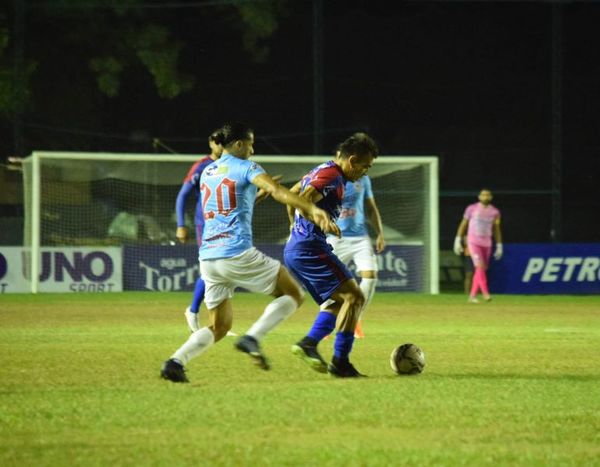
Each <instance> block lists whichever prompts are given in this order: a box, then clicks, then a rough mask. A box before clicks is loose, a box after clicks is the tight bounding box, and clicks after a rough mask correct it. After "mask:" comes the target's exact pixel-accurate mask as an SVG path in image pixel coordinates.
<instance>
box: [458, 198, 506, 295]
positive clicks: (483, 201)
mask: <svg viewBox="0 0 600 467" xmlns="http://www.w3.org/2000/svg"><path fill="white" fill-rule="evenodd" d="M491 203H492V192H491V191H490V190H488V189H486V188H484V189H482V190H481V191H480V192H479V202H478V203H473V204H471V205H469V206H467V209H465V214H464V216H463V220H462V221H461V223H460V225H459V226H458V230H457V232H456V238H455V239H454V253H456V254H457V255H460V254H461V253H462V252H463V246H462V238H463V237H464V235H465V233H466V234H467V246H468V247H469V251H470V253H471V259H472V260H473V265H474V266H475V274H474V275H473V285H472V286H471V293H470V294H469V300H468V301H469V302H470V303H478V300H477V293H478V291H479V289H481V293H482V294H483V298H484V300H485V301H486V302H489V301H490V300H491V299H492V297H491V296H490V292H489V290H488V284H487V274H486V271H487V269H488V265H489V262H490V256H491V254H492V235H493V237H494V241H495V242H496V251H495V252H494V258H495V259H497V260H499V259H500V258H502V232H501V231H500V211H499V210H498V209H497V208H496V207H495V206H493V205H492V204H491Z"/></svg>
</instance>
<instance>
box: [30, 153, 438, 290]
mask: <svg viewBox="0 0 600 467" xmlns="http://www.w3.org/2000/svg"><path fill="white" fill-rule="evenodd" d="M200 158H201V157H199V156H192V155H186V156H184V155H172V154H168V155H165V154H117V153H77V152H42V151H36V152H33V153H32V155H31V156H30V157H28V158H27V159H25V161H24V164H23V178H24V196H25V228H24V230H25V232H24V254H23V255H22V256H23V263H24V264H23V274H24V276H25V277H26V279H27V280H28V281H29V282H30V290H31V292H33V293H37V292H39V291H73V292H80V291H95V292H106V291H119V290H190V289H191V287H192V285H193V282H194V281H195V277H196V275H197V274H198V265H197V261H196V258H197V251H196V247H195V242H192V243H190V244H188V245H185V246H184V245H180V244H177V242H176V240H175V229H176V219H175V215H174V211H175V209H174V207H175V199H176V197H177V193H178V192H179V189H180V187H181V183H182V181H183V178H184V176H185V175H186V173H187V171H188V170H189V168H190V166H191V165H192V164H193V163H194V162H195V161H197V160H199V159H200ZM330 158H331V156H253V157H252V160H253V161H255V162H258V163H259V164H261V165H262V166H263V167H264V168H265V170H266V171H267V172H268V173H269V174H271V175H278V174H280V175H282V180H281V183H282V184H284V185H286V186H288V187H290V186H292V185H293V184H294V183H296V182H297V181H298V180H299V179H300V178H301V177H302V176H303V175H304V174H306V173H307V172H308V171H309V170H310V169H312V168H313V167H314V166H316V165H317V164H319V163H321V162H324V161H326V160H328V159H330ZM368 175H369V177H370V178H371V180H372V186H373V192H374V196H375V200H376V202H377V205H378V207H379V210H380V212H381V217H382V220H383V224H384V235H385V238H386V243H387V248H386V250H385V251H384V252H383V253H382V254H381V255H379V256H378V264H379V269H380V273H379V277H380V280H379V283H378V289H379V290H382V291H386V290H389V291H412V292H424V293H431V294H437V293H439V234H438V231H439V221H438V215H439V208H438V194H439V193H438V190H439V188H438V160H437V157H435V156H424V157H413V156H379V157H378V158H377V159H376V160H375V162H374V164H373V167H372V168H371V169H370V171H369V173H368ZM195 204H196V200H195V199H194V197H193V196H192V197H191V198H190V199H189V201H188V203H187V206H186V207H187V208H188V209H187V210H186V212H187V216H186V220H187V224H188V226H189V227H190V235H191V236H192V238H193V234H194V232H195V229H194V227H193V225H192V222H193V218H194V217H193V209H194V208H195ZM253 231H254V244H255V245H257V247H258V248H260V249H262V250H264V251H265V252H266V253H267V254H269V255H272V256H275V257H277V256H280V254H281V250H282V248H283V245H284V243H285V240H286V238H287V235H288V233H289V227H288V220H287V215H286V211H285V208H284V207H283V206H282V205H280V204H279V203H277V202H275V201H273V200H271V199H267V200H266V201H265V202H264V203H262V204H260V205H259V206H257V207H256V208H255V210H254V222H253Z"/></svg>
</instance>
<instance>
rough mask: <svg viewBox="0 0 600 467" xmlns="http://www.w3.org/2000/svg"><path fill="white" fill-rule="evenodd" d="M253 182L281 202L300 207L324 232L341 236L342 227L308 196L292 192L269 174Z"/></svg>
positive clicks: (262, 175) (258, 176)
mask: <svg viewBox="0 0 600 467" xmlns="http://www.w3.org/2000/svg"><path fill="white" fill-rule="evenodd" d="M252 183H253V184H254V185H256V186H257V187H258V188H259V189H262V190H265V191H266V192H267V193H269V195H270V196H272V197H273V199H274V200H275V201H277V202H279V203H281V204H286V205H288V206H292V207H294V208H296V209H299V210H301V211H303V212H305V213H306V214H307V218H308V219H310V220H311V221H312V222H314V223H315V224H316V225H317V226H319V228H320V229H321V230H322V231H323V232H327V233H332V234H334V235H337V236H340V235H341V233H340V229H339V228H338V226H337V225H336V224H335V222H333V221H332V220H331V218H330V217H329V214H327V213H326V212H325V211H323V210H322V209H320V208H318V207H317V206H315V205H314V204H313V203H312V202H310V201H309V200H308V198H307V197H301V196H299V195H297V194H296V193H292V192H291V191H290V190H288V189H287V188H286V187H284V186H283V185H280V184H279V183H277V182H276V181H275V180H273V179H272V178H271V176H270V175H269V174H266V173H262V174H260V175H257V176H256V177H254V178H253V179H252Z"/></svg>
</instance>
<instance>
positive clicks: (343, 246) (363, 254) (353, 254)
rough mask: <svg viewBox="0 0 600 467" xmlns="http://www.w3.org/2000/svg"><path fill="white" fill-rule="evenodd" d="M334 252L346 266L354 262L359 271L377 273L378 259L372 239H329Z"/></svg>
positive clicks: (365, 237)
mask: <svg viewBox="0 0 600 467" xmlns="http://www.w3.org/2000/svg"><path fill="white" fill-rule="evenodd" d="M327 242H328V243H329V244H330V245H331V246H332V247H333V252H334V253H335V255H336V256H337V257H338V258H339V259H340V261H341V262H342V263H344V264H349V263H350V261H354V264H355V265H356V270H357V271H359V272H360V271H377V257H376V256H375V253H374V252H373V246H372V245H371V239H370V238H369V237H368V236H364V237H342V238H337V237H327Z"/></svg>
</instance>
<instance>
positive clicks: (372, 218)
mask: <svg viewBox="0 0 600 467" xmlns="http://www.w3.org/2000/svg"><path fill="white" fill-rule="evenodd" d="M365 202H366V205H367V215H368V216H369V222H370V223H371V225H372V226H373V229H375V233H376V234H377V237H376V239H375V251H376V252H377V253H381V252H382V251H383V250H384V248H385V239H384V238H383V223H382V222H381V214H380V213H379V209H377V203H375V198H366V199H365Z"/></svg>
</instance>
